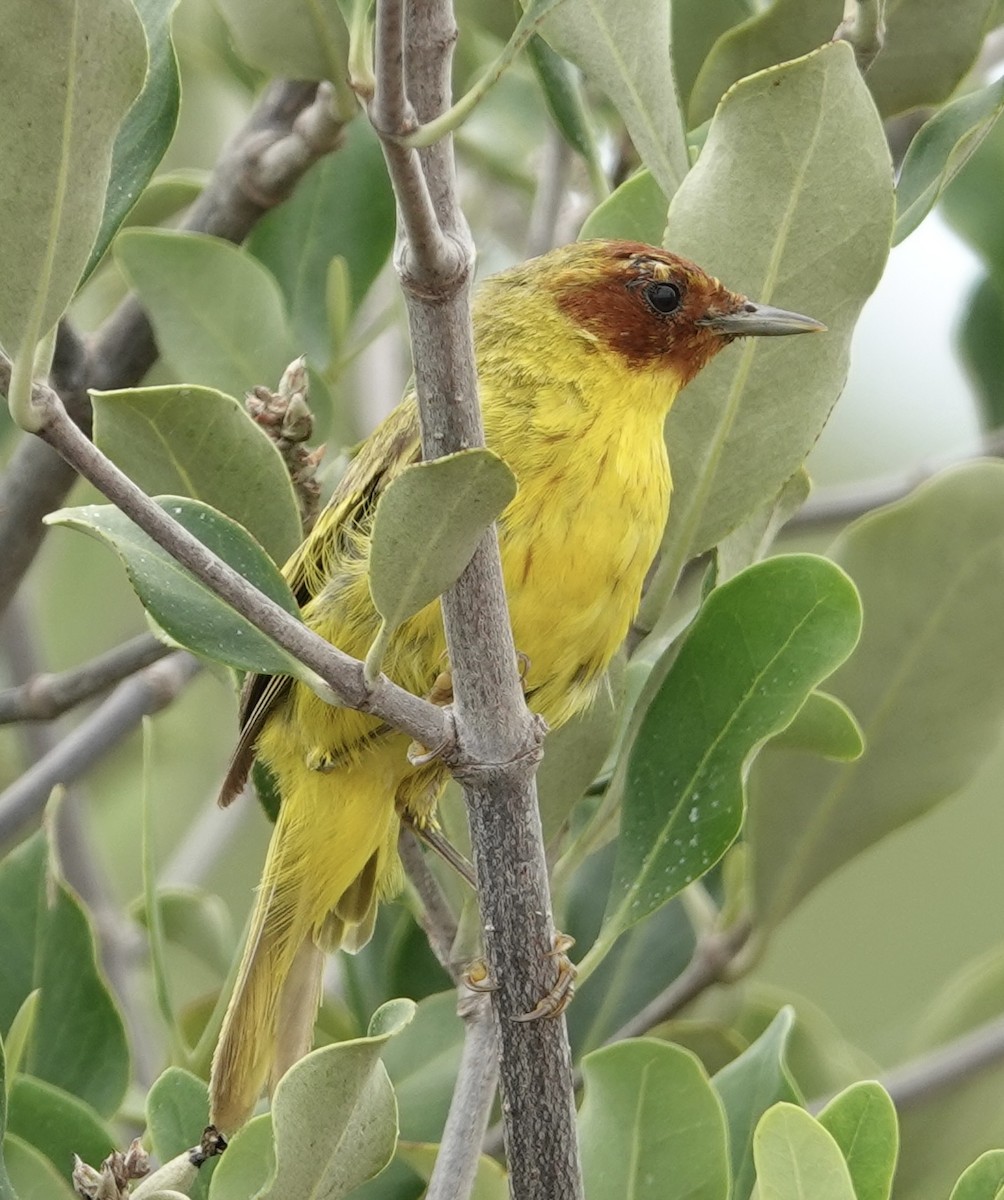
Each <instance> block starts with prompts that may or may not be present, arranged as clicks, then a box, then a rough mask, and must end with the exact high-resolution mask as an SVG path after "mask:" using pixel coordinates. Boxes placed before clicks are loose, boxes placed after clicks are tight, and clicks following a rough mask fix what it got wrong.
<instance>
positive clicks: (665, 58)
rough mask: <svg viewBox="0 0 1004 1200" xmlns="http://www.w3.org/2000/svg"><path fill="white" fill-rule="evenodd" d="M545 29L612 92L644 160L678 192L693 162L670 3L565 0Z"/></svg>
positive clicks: (594, 79)
mask: <svg viewBox="0 0 1004 1200" xmlns="http://www.w3.org/2000/svg"><path fill="white" fill-rule="evenodd" d="M524 7H526V4H525V0H524ZM540 34H541V36H542V37H543V38H544V40H545V41H546V42H548V43H549V44H550V45H551V46H553V48H554V49H555V50H556V51H557V52H558V53H559V54H560V55H562V57H564V58H567V59H570V60H571V61H572V62H573V63H575V64H576V66H578V67H580V68H581V69H582V71H583V72H584V74H585V76H586V78H587V79H589V80H591V81H592V82H593V83H594V84H596V86H597V87H599V88H600V89H602V91H604V92H606V94H607V95H608V96H609V97H610V99H611V100H612V101H613V103H614V106H615V107H616V109H617V111H618V112H619V113H620V115H621V117H622V119H623V121H624V124H625V125H626V126H627V129H628V133H629V134H630V135H631V140H632V142H633V143H634V145H635V147H636V148H637V150H638V153H639V154H640V155H641V158H642V162H643V163H644V164H645V166H646V167H648V169H649V170H650V171H651V172H652V174H653V175H654V176H655V178H656V180H657V181H658V183H659V186H660V187H661V188H662V190H663V192H664V193H665V194H666V195H667V196H672V195H673V193H674V192H675V191H676V189H677V188H678V187H679V186H680V183H681V181H682V180H683V177H684V175H686V173H687V166H688V162H687V146H686V141H685V137H684V127H683V119H682V116H681V114H680V107H679V103H678V101H677V98H676V87H675V85H674V83H673V64H672V61H671V59H670V54H669V38H670V29H669V5H668V4H666V3H664V0H634V3H632V4H608V3H605V2H604V0H564V3H562V4H559V5H558V7H557V8H556V9H555V10H554V11H553V12H552V13H550V14H549V15H548V17H547V19H546V20H545V21H544V23H543V25H542V26H541V28H540Z"/></svg>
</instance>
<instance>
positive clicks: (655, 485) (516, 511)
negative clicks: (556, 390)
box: [500, 413, 670, 726]
mask: <svg viewBox="0 0 1004 1200" xmlns="http://www.w3.org/2000/svg"><path fill="white" fill-rule="evenodd" d="M508 461H509V465H510V466H511V467H512V468H513V470H514V472H515V474H516V477H517V479H518V480H519V492H518V494H517V496H516V498H515V500H514V501H513V502H512V504H511V505H510V507H509V508H508V509H507V510H506V513H505V514H504V516H503V520H502V522H501V524H500V540H501V550H502V565H503V571H504V574H505V580H506V590H507V592H508V595H509V608H510V614H511V617H512V625H513V634H514V637H515V642H516V649H517V650H518V651H519V652H520V653H521V654H523V655H525V656H526V659H527V660H528V662H527V673H526V676H525V686H526V689H527V693H528V695H529V697H530V705H531V707H532V708H533V709H534V710H535V711H537V712H540V713H541V715H542V716H544V717H545V719H546V720H547V721H548V722H549V723H550V724H551V725H552V726H556V725H559V724H561V723H563V722H564V721H566V720H567V719H568V718H569V717H571V716H573V715H574V714H575V713H576V712H578V711H580V710H581V709H582V708H584V707H586V706H587V705H588V704H589V703H590V701H591V700H592V698H593V696H594V694H595V691H596V687H597V686H598V684H599V681H600V678H601V677H602V674H603V672H604V670H605V669H606V667H607V665H608V664H609V662H610V660H611V658H612V657H613V655H614V654H615V653H616V651H617V649H618V648H619V647H620V645H621V643H622V642H623V640H624V638H625V636H626V634H627V631H628V628H629V626H630V623H631V621H632V619H633V617H634V615H635V613H636V612H637V609H638V603H639V600H640V597H641V589H642V584H643V583H644V580H645V575H646V572H647V571H648V568H649V566H650V565H651V562H652V559H653V557H654V555H655V552H656V550H657V548H658V545H659V541H660V537H661V534H662V530H663V526H664V524H665V520H666V512H667V505H668V501H669V487H670V478H669V465H668V462H667V458H666V450H665V444H664V442H663V437H662V421H661V419H660V418H659V417H658V415H653V414H651V413H647V414H646V413H641V414H636V415H635V416H634V417H633V419H632V418H631V417H629V418H628V419H627V420H626V421H625V420H618V421H613V420H610V419H606V420H604V419H602V417H597V418H596V419H594V420H593V421H592V422H591V423H588V424H586V423H583V425H582V428H580V429H579V430H578V432H577V434H576V436H575V438H574V439H573V440H571V441H569V440H566V439H560V440H559V439H554V440H552V441H551V442H550V443H549V442H547V441H546V440H539V439H533V441H532V442H528V443H527V444H525V445H524V447H523V448H522V449H514V451H513V452H512V453H510V455H509V456H508Z"/></svg>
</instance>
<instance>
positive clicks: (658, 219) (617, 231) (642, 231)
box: [579, 169, 668, 246]
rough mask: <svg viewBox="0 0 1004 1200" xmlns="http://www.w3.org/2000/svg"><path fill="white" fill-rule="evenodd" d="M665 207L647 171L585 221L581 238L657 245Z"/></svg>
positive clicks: (630, 181)
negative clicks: (621, 240)
mask: <svg viewBox="0 0 1004 1200" xmlns="http://www.w3.org/2000/svg"><path fill="white" fill-rule="evenodd" d="M667 207H668V205H667V202H666V196H665V193H664V192H663V190H662V188H661V187H660V186H659V185H658V184H657V183H656V181H655V179H654V178H653V176H652V173H651V172H650V171H646V170H644V169H642V170H641V171H637V172H635V174H634V175H632V176H631V178H630V179H626V180H625V181H624V182H623V183H622V184H621V185H620V187H619V188H617V190H616V191H614V192H613V193H611V195H609V196H608V197H607V198H606V200H604V201H603V203H602V204H600V205H598V206H597V207H596V208H594V209H593V211H592V212H591V213H590V214H589V216H588V217H587V218H586V223H585V224H584V225H583V226H582V232H581V233H580V235H579V236H580V238H582V239H585V238H625V239H627V240H628V241H637V242H647V243H648V244H649V245H656V246H658V245H659V243H660V242H661V241H662V238H663V234H664V233H665V232H666V209H667Z"/></svg>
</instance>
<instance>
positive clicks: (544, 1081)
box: [369, 0, 582, 1200]
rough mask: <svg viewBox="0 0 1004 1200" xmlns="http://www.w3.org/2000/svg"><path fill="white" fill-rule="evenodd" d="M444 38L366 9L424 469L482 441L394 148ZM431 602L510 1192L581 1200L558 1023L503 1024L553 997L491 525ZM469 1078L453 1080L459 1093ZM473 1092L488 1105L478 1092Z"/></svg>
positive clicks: (529, 780) (436, 15) (524, 717)
mask: <svg viewBox="0 0 1004 1200" xmlns="http://www.w3.org/2000/svg"><path fill="white" fill-rule="evenodd" d="M455 40H456V26H455V23H454V16H453V10H452V4H451V3H450V0H410V3H408V4H405V3H404V0H378V3H377V9H376V50H375V65H376V71H375V74H376V85H375V90H374V92H373V96H372V98H371V99H370V102H369V114H370V119H371V121H372V123H373V125H374V127H375V129H376V131H377V133H378V134H379V135H380V137H381V140H382V144H383V148H384V156H385V158H386V160H387V165H388V170H389V173H390V176H391V180H392V182H393V185H394V191H395V195H396V197H397V204H398V244H397V249H396V254H395V262H396V265H397V268H398V274H399V276H400V279H401V285H402V288H403V290H404V294H405V300H406V303H407V307H408V319H409V324H410V329H411V337H412V347H413V354H414V362H415V386H416V392H417V395H418V402H419V410H420V414H421V420H422V444H423V453H424V456H425V457H426V458H427V459H430V458H435V457H439V456H440V455H443V454H448V453H451V452H453V451H456V450H460V449H464V448H467V447H473V446H481V445H484V432H483V428H482V424H481V413H480V408H479V405H478V399H477V377H476V372H475V366H474V350H473V333H472V327H471V315H470V303H469V293H470V284H471V275H472V269H473V262H474V250H473V245H472V243H471V238H470V233H469V231H468V228H467V224H466V222H465V220H464V217H463V214H462V213H461V211H460V208H459V205H458V202H457V196H456V187H455V176H454V164H453V148H452V142H451V140H450V138H448V137H446V138H443V139H442V140H440V141H438V142H436V143H435V144H434V145H432V146H429V147H428V148H425V149H422V150H415V149H411V148H409V147H407V146H405V145H403V144H402V142H401V139H402V138H403V137H406V136H407V135H408V134H409V133H411V132H413V131H414V129H415V128H416V122H421V123H423V124H427V123H428V122H430V121H433V120H434V119H435V118H436V117H438V116H439V115H440V114H441V113H443V112H445V111H446V110H447V108H448V107H449V103H450V68H451V60H452V53H453V45H454V42H455ZM442 604H443V619H444V625H445V629H446V640H447V646H448V650H449V656H450V666H451V672H452V676H453V689H454V701H455V702H454V709H455V722H456V737H457V748H456V753H455V762H454V766H453V770H454V774H455V776H456V778H457V779H458V780H459V782H460V783H461V785H462V786H463V789H464V794H465V799H466V802H467V811H468V819H469V823H470V828H471V841H472V846H473V851H474V864H475V870H476V874H477V880H478V893H479V904H480V907H481V918H482V925H483V927H484V933H485V952H486V957H487V961H488V969H489V972H490V974H491V977H492V980H493V982H494V983H495V985H496V990H494V991H493V992H492V993H491V998H492V1008H493V1011H494V1014H495V1027H496V1031H497V1037H498V1045H499V1054H500V1061H501V1083H502V1095H503V1115H504V1120H505V1142H506V1152H507V1157H508V1163H509V1172H510V1188H511V1193H512V1195H513V1196H514V1197H515V1198H516V1200H579V1198H580V1197H581V1196H582V1183H581V1174H580V1170H579V1163H578V1146H577V1141H576V1132H575V1110H574V1095H573V1088H572V1069H571V1055H570V1052H569V1047H568V1037H567V1032H566V1029H565V1022H564V1019H563V1018H562V1017H560V1016H558V1017H555V1018H554V1019H544V1020H539V1021H532V1022H520V1021H518V1020H516V1019H515V1018H517V1017H519V1016H522V1015H523V1014H525V1013H527V1012H530V1011H531V1010H533V1009H534V1008H535V1007H536V1005H537V1003H538V1001H539V1000H540V999H541V997H542V996H544V995H546V994H547V993H548V992H550V991H551V989H552V988H553V986H554V985H555V983H556V980H557V971H558V966H557V963H556V962H555V959H554V958H553V956H552V955H551V949H552V946H553V945H554V941H555V930H554V924H553V919H552V916H551V903H550V896H549V893H548V885H547V869H546V864H545V859H544V848H543V839H542V837H541V829H540V818H539V815H538V812H537V803H536V785H535V782H534V774H535V771H536V765H537V761H538V759H539V756H540V741H541V736H542V730H541V728H540V725H539V722H537V721H536V720H535V719H534V717H533V716H532V714H530V712H529V711H528V710H527V708H526V704H525V701H524V699H523V694H522V689H521V686H520V681H519V671H518V667H517V658H516V653H515V648H514V646H513V640H512V632H511V629H510V626H509V619H508V611H507V606H506V599H505V590H504V588H503V583H502V570H501V564H500V560H499V553H498V540H497V537H496V535H495V532H494V530H493V531H491V532H490V533H489V534H488V535H486V537H485V538H484V539H483V541H482V543H481V545H480V546H479V547H478V550H477V551H476V552H475V555H474V557H473V559H472V560H471V562H470V564H469V565H468V567H467V569H466V570H465V571H464V573H463V575H462V576H461V577H460V579H459V580H458V581H457V583H456V585H455V586H454V587H453V588H452V589H451V590H450V591H449V592H448V593H447V594H446V595H445V596H444V597H443V602H442ZM426 744H430V743H426ZM485 764H492V765H485ZM473 1036H474V1034H473V1032H472V1033H471V1035H470V1037H469V1039H468V1049H469V1048H470V1040H471V1037H473ZM472 1057H473V1056H472ZM467 1059H468V1056H467V1054H466V1053H465V1061H466V1060H467ZM476 1061H477V1063H479V1064H480V1070H481V1072H482V1073H483V1072H486V1071H488V1070H490V1069H491V1066H490V1056H485V1055H484V1054H483V1053H479V1054H478V1055H477V1059H476ZM482 1078H483V1079H484V1078H485V1077H484V1075H483V1074H482ZM471 1082H472V1081H470V1080H466V1081H465V1080H463V1079H462V1080H461V1081H458V1090H459V1087H460V1086H461V1085H462V1084H463V1085H466V1084H470V1083H471ZM480 1094H481V1097H482V1100H484V1099H485V1098H486V1097H487V1098H489V1099H490V1089H489V1088H488V1087H487V1083H486V1085H485V1087H484V1088H483V1089H481V1092H480ZM486 1114H487V1109H486V1110H485V1115H486ZM451 1115H452V1114H451ZM482 1128H483V1125H482ZM460 1140H463V1141H465V1142H466V1153H467V1154H468V1155H474V1156H475V1165H476V1155H477V1152H478V1149H479V1139H477V1140H472V1139H471V1138H470V1130H469V1129H468V1130H466V1131H461V1129H460V1127H459V1126H456V1127H451V1128H448V1130H447V1134H446V1135H445V1137H444V1144H443V1149H442V1150H441V1157H448V1158H449V1161H455V1160H454V1159H453V1157H452V1156H453V1155H454V1153H455V1152H456V1153H459V1152H460V1151H461V1149H462V1147H461V1145H460ZM467 1161H470V1160H469V1159H468V1160H467ZM454 1169H455V1167H454ZM429 1194H430V1196H433V1197H435V1198H436V1200H443V1198H444V1197H446V1196H460V1195H461V1194H462V1193H460V1192H459V1191H455V1190H451V1189H450V1186H449V1182H448V1180H446V1179H445V1178H444V1179H443V1181H442V1183H441V1184H437V1186H436V1189H435V1190H434V1189H432V1188H430V1193H429Z"/></svg>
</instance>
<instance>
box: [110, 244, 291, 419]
mask: <svg viewBox="0 0 1004 1200" xmlns="http://www.w3.org/2000/svg"><path fill="white" fill-rule="evenodd" d="M115 257H116V258H117V259H118V262H119V264H120V265H121V267H122V269H123V271H125V273H126V276H127V277H128V279H129V282H130V283H131V284H132V286H133V287H134V288H135V289H136V291H137V293H138V294H139V298H140V300H141V301H142V302H143V305H144V307H145V308H146V309H147V311H148V312H149V314H150V320H151V321H152V322H153V330H154V333H155V334H156V337H157V345H158V347H159V348H160V352H161V354H162V355H163V357H164V358H165V359H166V360H167V361H168V363H169V364H170V366H171V368H172V369H173V370H174V371H175V372H176V373H177V374H178V375H179V376H181V378H182V379H184V380H185V382H186V383H201V384H205V385H206V386H207V387H214V388H219V389H220V391H222V392H226V393H227V394H228V395H240V394H242V393H243V392H245V391H249V390H250V389H251V388H253V387H256V386H258V385H263V386H266V387H275V385H276V384H277V383H278V382H279V378H280V376H281V375H282V373H283V371H284V370H285V369H286V367H287V366H288V365H289V364H290V362H292V360H293V359H294V358H295V357H296V350H295V349H294V346H293V342H292V338H291V336H290V333H289V330H288V328H287V324H286V314H285V311H284V308H283V301H282V293H281V292H280V291H279V286H278V284H277V283H276V281H275V280H274V279H273V278H272V276H271V275H270V274H269V272H268V271H267V270H266V269H265V268H264V267H263V266H262V265H261V263H260V262H258V260H257V259H255V258H252V257H251V255H250V254H248V253H247V251H246V250H241V249H239V248H238V247H237V246H232V245H231V244H230V243H229V242H225V241H223V240H221V239H220V238H214V237H209V236H208V235H206V234H204V233H186V232H181V231H179V230H168V229H125V230H123V231H122V233H121V234H119V236H118V237H117V238H116V240H115Z"/></svg>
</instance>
